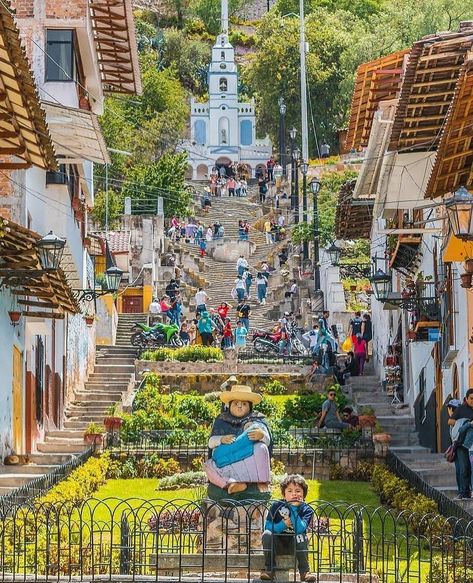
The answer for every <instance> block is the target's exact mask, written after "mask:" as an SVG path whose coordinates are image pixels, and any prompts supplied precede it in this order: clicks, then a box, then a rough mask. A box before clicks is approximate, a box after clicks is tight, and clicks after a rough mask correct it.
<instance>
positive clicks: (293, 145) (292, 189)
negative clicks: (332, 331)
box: [289, 127, 297, 211]
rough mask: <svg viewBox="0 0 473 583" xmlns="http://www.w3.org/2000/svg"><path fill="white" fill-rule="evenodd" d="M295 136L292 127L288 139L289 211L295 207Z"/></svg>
mask: <svg viewBox="0 0 473 583" xmlns="http://www.w3.org/2000/svg"><path fill="white" fill-rule="evenodd" d="M296 135H297V130H296V128H295V127H292V128H291V129H290V130H289V137H290V139H291V211H293V210H294V209H295V207H296V191H295V188H294V183H295V174H296V172H295V160H294V149H295V147H296Z"/></svg>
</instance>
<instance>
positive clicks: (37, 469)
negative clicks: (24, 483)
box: [0, 464, 57, 479]
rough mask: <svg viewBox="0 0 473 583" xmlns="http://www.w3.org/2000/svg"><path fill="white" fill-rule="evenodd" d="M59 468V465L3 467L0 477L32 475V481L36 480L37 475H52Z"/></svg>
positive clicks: (0, 469) (0, 470)
mask: <svg viewBox="0 0 473 583" xmlns="http://www.w3.org/2000/svg"><path fill="white" fill-rule="evenodd" d="M56 468H57V465H40V466H38V465H36V464H23V465H17V466H1V468H0V476H2V475H10V474H22V475H30V476H31V477H30V479H34V478H36V477H37V475H38V474H39V475H43V474H50V473H51V472H53V471H54V470H55V469H56Z"/></svg>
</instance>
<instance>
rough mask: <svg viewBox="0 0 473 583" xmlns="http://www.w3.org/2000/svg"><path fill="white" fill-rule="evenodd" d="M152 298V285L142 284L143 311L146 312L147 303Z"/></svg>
mask: <svg viewBox="0 0 473 583" xmlns="http://www.w3.org/2000/svg"><path fill="white" fill-rule="evenodd" d="M152 299H153V286H152V285H149V284H148V285H144V286H143V311H144V312H147V311H148V310H149V305H150V303H151V301H152Z"/></svg>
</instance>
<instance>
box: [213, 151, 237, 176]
mask: <svg viewBox="0 0 473 583" xmlns="http://www.w3.org/2000/svg"><path fill="white" fill-rule="evenodd" d="M215 166H216V167H217V170H218V172H219V174H220V168H221V167H222V166H225V175H226V176H230V175H232V174H233V171H232V161H231V160H230V158H227V157H226V156H220V158H218V159H217V161H216V162H215Z"/></svg>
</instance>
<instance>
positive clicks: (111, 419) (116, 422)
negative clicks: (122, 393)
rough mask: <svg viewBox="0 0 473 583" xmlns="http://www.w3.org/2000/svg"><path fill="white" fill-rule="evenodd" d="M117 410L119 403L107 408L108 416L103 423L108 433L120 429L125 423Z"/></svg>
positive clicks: (106, 413)
mask: <svg viewBox="0 0 473 583" xmlns="http://www.w3.org/2000/svg"><path fill="white" fill-rule="evenodd" d="M117 410H118V403H114V404H113V405H110V407H108V408H107V409H106V410H105V415H106V417H105V418H104V420H103V424H104V425H105V429H106V430H107V432H108V433H113V432H114V431H119V429H120V427H121V426H122V425H123V419H122V418H121V417H120V416H119V415H118V414H117Z"/></svg>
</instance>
